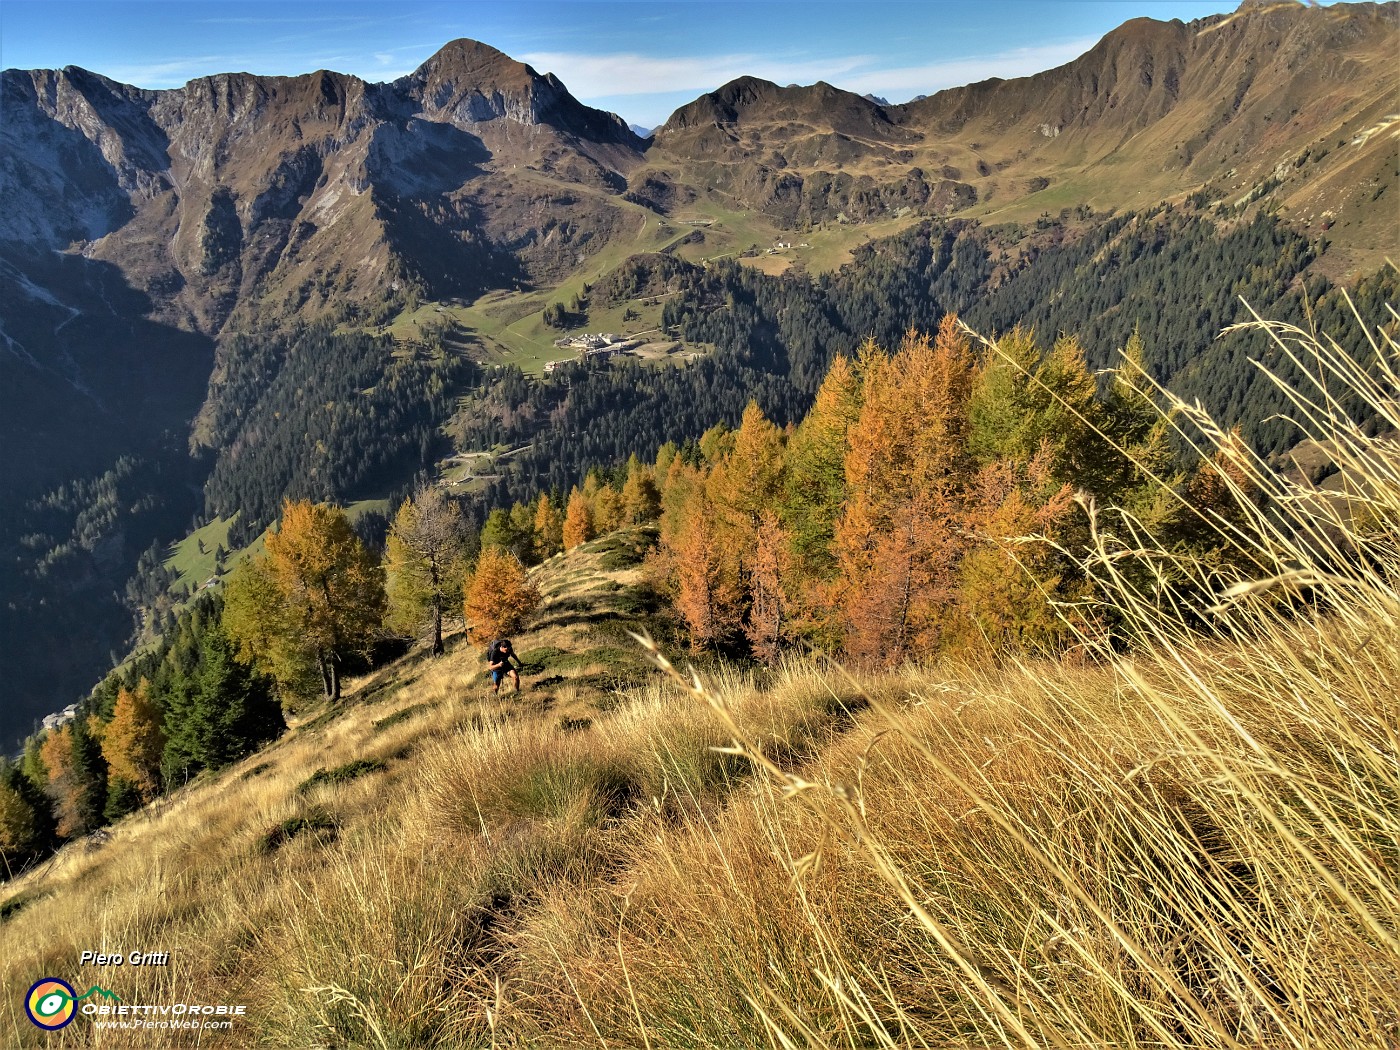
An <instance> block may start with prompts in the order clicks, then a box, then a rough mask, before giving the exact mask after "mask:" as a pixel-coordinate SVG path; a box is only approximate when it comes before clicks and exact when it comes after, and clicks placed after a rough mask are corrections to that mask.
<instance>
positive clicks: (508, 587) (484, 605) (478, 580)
mask: <svg viewBox="0 0 1400 1050" xmlns="http://www.w3.org/2000/svg"><path fill="white" fill-rule="evenodd" d="M464 592H465V595H466V598H465V602H464V612H465V615H466V621H467V634H468V636H469V637H470V638H471V640H472V641H473V642H477V643H486V642H489V641H492V640H494V639H496V638H503V637H505V636H506V635H510V634H514V633H515V632H516V631H518V630H520V628H521V627H522V626H524V623H525V620H526V618H527V617H528V616H529V615H530V614H531V613H532V612H534V611H535V609H536V608H538V606H539V604H540V592H539V589H538V588H536V587H535V585H534V583H532V582H531V580H530V578H529V575H528V574H527V573H526V571H525V566H523V565H521V564H520V559H519V558H516V557H515V556H514V555H512V554H510V553H509V552H507V551H503V550H500V549H498V548H494V547H490V548H485V549H483V550H482V552H481V556H480V557H479V558H478V559H477V563H476V568H475V569H474V570H473V572H472V574H471V576H470V578H469V579H468V580H467V583H466V586H465V588H464Z"/></svg>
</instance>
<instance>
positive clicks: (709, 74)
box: [520, 38, 1095, 101]
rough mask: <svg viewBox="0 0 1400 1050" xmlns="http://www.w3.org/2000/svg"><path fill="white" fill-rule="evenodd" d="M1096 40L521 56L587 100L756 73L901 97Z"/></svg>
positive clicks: (1064, 56)
mask: <svg viewBox="0 0 1400 1050" xmlns="http://www.w3.org/2000/svg"><path fill="white" fill-rule="evenodd" d="M1094 43H1095V38H1085V39H1081V40H1068V41H1064V42H1061V43H1056V44H1045V45H1042V46H1038V47H1023V48H1015V49H1013V50H1009V51H1003V52H1000V53H997V54H992V55H977V56H969V57H967V58H955V59H946V60H943V61H939V62H930V63H927V64H923V65H916V66H898V67H882V66H881V65H880V63H879V59H877V58H875V57H872V56H869V55H838V56H831V57H824V58H805V57H804V58H791V59H789V58H783V57H775V56H773V55H762V54H747V53H745V54H725V55H711V56H694V57H680V58H664V57H658V56H654V55H642V54H637V53H635V52H615V53H612V54H585V53H583V52H573V51H537V52H533V53H530V54H525V55H521V56H520V59H521V61H524V62H528V63H530V65H532V66H534V67H535V68H536V69H539V70H542V71H548V72H552V73H554V74H555V75H557V76H558V77H559V79H560V80H562V81H563V82H564V83H565V84H566V85H567V86H568V88H569V90H570V91H571V92H572V93H573V94H574V95H575V96H577V97H578V98H581V99H585V100H587V99H596V98H616V97H618V96H623V95H658V94H664V93H667V92H678V91H690V92H695V93H697V94H698V93H700V92H703V91H711V90H713V89H715V88H716V87H719V86H720V85H721V84H725V83H728V82H729V81H731V80H734V79H735V78H737V77H741V76H755V77H761V78H762V79H764V80H771V81H773V82H774V83H777V84H811V83H814V82H815V81H818V80H825V81H826V82H827V83H830V84H835V85H836V86H837V87H841V88H845V89H846V90H848V91H855V92H857V93H861V94H864V93H866V92H870V93H873V94H877V95H882V96H884V97H887V98H890V99H891V100H892V101H900V100H902V99H905V98H909V97H911V96H913V95H917V94H932V93H933V92H935V91H939V90H941V89H943V88H947V87H957V86H960V85H962V84H971V83H975V82H977V81H979V80H986V79H988V78H990V77H1002V78H1003V79H1011V78H1013V77H1023V76H1030V75H1031V74H1033V73H1039V72H1041V71H1042V70H1046V69H1052V68H1054V67H1055V66H1059V65H1063V64H1064V63H1066V62H1069V61H1071V60H1072V59H1075V58H1077V57H1078V56H1080V55H1082V54H1083V53H1084V52H1085V51H1087V50H1089V48H1091V47H1093V46H1094Z"/></svg>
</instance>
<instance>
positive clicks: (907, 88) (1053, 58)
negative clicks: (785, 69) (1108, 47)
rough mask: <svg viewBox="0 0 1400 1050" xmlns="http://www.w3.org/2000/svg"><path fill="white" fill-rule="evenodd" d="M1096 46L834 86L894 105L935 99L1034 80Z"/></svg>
mask: <svg viewBox="0 0 1400 1050" xmlns="http://www.w3.org/2000/svg"><path fill="white" fill-rule="evenodd" d="M1095 43H1097V39H1096V38H1094V37H1089V38H1086V39H1083V40H1068V41H1065V42H1064V43H1061V44H1045V45H1042V46H1039V47H1022V48H1016V49H1015V50H1012V51H1005V52H1002V53H1001V54H996V55H983V56H977V57H969V58H955V59H950V60H948V61H944V62H930V63H929V64H927V65H920V66H903V67H899V68H895V69H872V70H869V71H867V72H861V73H857V74H855V75H853V76H838V77H833V78H832V81H831V82H832V83H833V84H835V85H836V86H837V87H842V88H845V89H846V90H847V91H855V92H857V93H860V94H864V93H866V92H871V93H874V94H877V95H880V96H883V97H885V98H889V99H890V100H891V101H899V100H900V99H902V98H907V97H910V96H913V95H919V94H923V95H931V94H933V93H934V92H935V91H941V90H943V89H944V88H950V87H961V86H962V85H964V84H975V83H977V82H978V81H979V80H988V79H990V78H992V77H1000V78H1001V79H1003V80H1012V79H1014V78H1016V77H1028V76H1032V75H1033V74H1035V73H1040V72H1043V71H1044V70H1047V69H1054V68H1055V67H1056V66H1062V65H1064V64H1065V63H1066V62H1071V61H1073V60H1074V59H1076V58H1078V57H1079V56H1080V55H1082V54H1084V52H1086V51H1088V50H1089V49H1090V48H1091V47H1093V46H1094V44H1095Z"/></svg>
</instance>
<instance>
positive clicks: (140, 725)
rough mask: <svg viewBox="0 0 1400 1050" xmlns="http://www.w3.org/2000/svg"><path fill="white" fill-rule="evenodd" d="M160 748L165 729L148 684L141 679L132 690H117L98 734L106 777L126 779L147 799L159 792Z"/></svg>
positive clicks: (142, 799)
mask: <svg viewBox="0 0 1400 1050" xmlns="http://www.w3.org/2000/svg"><path fill="white" fill-rule="evenodd" d="M164 751H165V731H164V730H163V729H162V728H161V713H160V709H159V708H157V707H156V705H155V704H154V703H152V702H151V698H150V684H149V683H148V682H147V681H146V679H144V678H143V679H141V681H140V682H139V683H138V684H137V686H136V688H135V689H127V688H126V687H125V686H123V687H122V688H121V689H118V690H117V703H116V706H115V708H114V709H113V711H112V720H111V721H110V722H108V723H107V728H106V730H105V731H104V732H103V734H102V757H103V758H104V759H106V760H107V776H108V778H109V779H111V780H124V781H126V782H127V783H128V784H130V785H131V786H132V787H133V788H134V789H135V790H136V794H137V795H138V796H139V797H140V799H141V801H142V802H143V803H144V802H149V801H151V799H153V798H155V797H156V795H158V794H159V793H160V787H161V781H160V761H161V756H162V754H163V753H164Z"/></svg>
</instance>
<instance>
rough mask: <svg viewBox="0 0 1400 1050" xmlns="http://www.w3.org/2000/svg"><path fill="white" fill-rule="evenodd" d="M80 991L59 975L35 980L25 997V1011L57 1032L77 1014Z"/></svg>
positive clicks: (37, 1021)
mask: <svg viewBox="0 0 1400 1050" xmlns="http://www.w3.org/2000/svg"><path fill="white" fill-rule="evenodd" d="M77 1000H78V993H77V992H75V991H73V986H72V985H71V984H69V983H68V982H67V981H60V980H59V979H58V978H57V977H45V978H43V979H41V980H38V981H35V982H34V985H33V987H31V988H30V989H29V994H28V995H26V996H25V997H24V1012H25V1013H27V1014H28V1015H29V1019H30V1020H31V1021H33V1022H34V1023H35V1024H36V1025H38V1026H39V1027H40V1028H42V1029H44V1030H45V1031H48V1032H56V1031H58V1030H59V1029H60V1028H63V1027H65V1026H67V1025H68V1024H69V1023H70V1022H71V1021H72V1020H73V1017H74V1015H75V1014H77V1012H78V1007H77Z"/></svg>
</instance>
